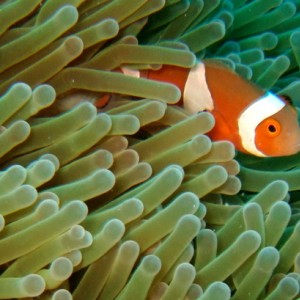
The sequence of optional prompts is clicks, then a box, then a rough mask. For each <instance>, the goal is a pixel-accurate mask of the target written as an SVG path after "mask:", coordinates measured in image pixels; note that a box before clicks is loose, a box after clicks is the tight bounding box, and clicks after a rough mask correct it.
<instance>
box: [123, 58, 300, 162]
mask: <svg viewBox="0 0 300 300" xmlns="http://www.w3.org/2000/svg"><path fill="white" fill-rule="evenodd" d="M121 70H122V72H123V73H124V74H127V75H130V76H136V77H143V78H148V79H152V80H157V81H162V82H168V83H173V84H175V85H176V86H177V87H178V88H179V89H180V90H181V93H182V100H181V102H182V105H183V107H184V108H185V109H186V110H187V111H189V112H191V113H197V112H199V111H203V110H207V111H210V112H211V113H212V114H213V115H214V117H215V120H216V124H215V127H214V128H213V129H212V131H211V132H209V136H210V137H211V138H212V140H229V141H231V142H232V143H233V144H234V145H235V147H236V149H238V150H239V151H242V152H245V153H250V154H253V155H256V156H262V157H264V156H284V155H291V154H295V153H297V152H298V151H299V150H300V128H299V124H298V119H297V113H296V110H295V109H294V108H293V107H292V106H291V105H289V104H288V103H287V102H286V101H284V100H283V99H281V98H280V97H278V96H276V95H274V94H272V93H269V92H267V93H265V92H264V91H263V90H262V89H260V88H259V87H258V86H256V85H254V84H253V83H251V82H249V81H247V80H245V79H243V78H242V77H240V76H239V75H237V74H236V73H235V72H233V71H231V70H230V69H228V68H227V67H225V66H223V65H221V64H220V63H217V62H215V61H204V62H198V63H197V64H196V65H195V66H194V67H193V68H192V69H187V68H182V67H176V66H168V65H166V66H163V67H162V68H161V69H159V70H155V71H154V70H146V71H141V72H139V71H132V70H128V69H121Z"/></svg>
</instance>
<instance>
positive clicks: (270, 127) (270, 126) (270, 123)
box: [265, 118, 281, 137]
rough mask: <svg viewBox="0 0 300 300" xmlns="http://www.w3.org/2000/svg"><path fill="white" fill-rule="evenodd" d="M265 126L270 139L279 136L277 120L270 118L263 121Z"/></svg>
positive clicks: (279, 127) (279, 129)
mask: <svg viewBox="0 0 300 300" xmlns="http://www.w3.org/2000/svg"><path fill="white" fill-rule="evenodd" d="M265 126H266V129H267V134H268V135H269V136H270V137H275V136H277V135H279V133H280V131H281V126H280V123H279V122H278V121H277V120H275V119H272V118H270V119H267V120H265Z"/></svg>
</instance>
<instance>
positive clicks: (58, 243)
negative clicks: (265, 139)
mask: <svg viewBox="0 0 300 300" xmlns="http://www.w3.org/2000/svg"><path fill="white" fill-rule="evenodd" d="M299 10H300V4H299V1H296V0H295V1H291V0H290V1H289V0H286V1H282V0H272V1H263V0H253V1H251V0H248V1H247V0H195V1H194V0H193V1H188V0H165V1H164V0H153V1H145V0H136V1H128V0H112V1H108V0H90V1H84V0H81V1H78V0H72V1H71V0H70V1H55V0H48V1H41V0H32V1H26V0H6V1H2V2H1V4H0V19H1V24H0V93H1V97H0V125H1V127H0V131H1V133H0V145H1V149H0V168H1V169H0V265H1V272H0V299H16V298H27V299H32V298H35V299H53V300H61V299H66V300H68V299H76V300H81V299H87V300H92V299H101V300H109V299H119V300H121V299H122V300H125V299H126V300H127V299H141V300H142V299H163V300H168V299H170V300H173V299H199V300H218V299H220V300H226V299H234V300H240V299H243V300H244V299H248V300H251V299H253V300H254V299H266V300H271V299H272V300H275V299H286V300H288V299H297V297H299V283H300V275H299V272H300V254H299V253H300V243H299V235H300V226H299V224H300V223H299V217H300V212H299V203H300V202H299V200H298V195H299V190H300V182H299V180H298V179H299V173H300V171H299V168H298V164H299V159H300V155H299V154H296V155H293V156H289V157H280V158H257V157H253V156H251V155H246V154H242V153H237V152H236V151H235V148H234V145H233V144H232V143H230V142H228V141H212V140H211V139H210V138H209V137H208V136H207V135H206V133H207V132H209V131H210V130H211V129H212V128H213V126H214V123H215V120H214V118H213V116H212V115H211V114H210V113H209V112H200V113H198V114H194V115H192V114H190V113H188V112H186V111H185V110H184V109H183V108H182V107H181V106H180V105H176V103H178V101H179V100H180V97H181V94H180V91H179V89H178V88H177V87H176V86H174V85H172V84H170V83H162V82H157V81H153V80H148V79H143V78H135V77H132V76H126V75H124V74H122V73H120V72H118V71H116V70H117V69H118V68H120V67H124V68H128V69H133V70H145V69H154V70H155V69H159V68H160V67H161V66H162V65H175V66H181V67H184V68H190V67H192V66H193V65H194V63H195V61H196V59H198V60H201V59H203V58H213V59H216V60H219V61H221V62H222V63H224V64H226V65H227V66H228V67H230V68H232V69H234V70H235V71H236V72H237V73H239V74H240V75H241V76H243V77H245V78H247V79H249V80H251V81H253V82H256V83H257V84H258V85H260V86H261V87H262V88H263V89H271V90H272V91H274V92H276V93H278V94H284V95H287V96H289V97H290V98H291V99H292V101H293V103H294V106H295V108H296V109H297V110H298V106H299V105H300V98H299V91H300V84H299V82H300V81H299V69H298V68H299V66H300V33H299V31H297V30H298V29H297V27H298V23H299V20H298V19H299V16H300V12H299ZM107 95H110V96H109V97H111V99H110V101H109V103H108V104H107V105H106V106H105V107H102V108H100V109H99V108H98V109H97V107H96V106H95V104H96V103H97V101H99V99H101V98H102V97H104V96H107Z"/></svg>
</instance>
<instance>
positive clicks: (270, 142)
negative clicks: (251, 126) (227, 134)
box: [255, 105, 300, 156]
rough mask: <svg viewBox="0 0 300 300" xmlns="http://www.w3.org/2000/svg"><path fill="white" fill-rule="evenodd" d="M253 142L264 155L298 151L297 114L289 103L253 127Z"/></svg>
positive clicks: (299, 148)
mask: <svg viewBox="0 0 300 300" xmlns="http://www.w3.org/2000/svg"><path fill="white" fill-rule="evenodd" d="M255 144H256V147H257V149H258V150H259V151H261V152H262V153H263V154H264V155H265V156H287V155H292V154H296V153H297V152H299V151H300V128H299V122H298V114H297V111H296V109H295V108H294V107H293V106H291V105H285V106H284V107H283V108H282V109H281V110H280V111H278V112H277V113H275V114H274V115H272V116H270V117H268V118H266V119H265V120H263V121H262V122H261V123H259V124H258V125H257V127H256V129H255Z"/></svg>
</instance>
